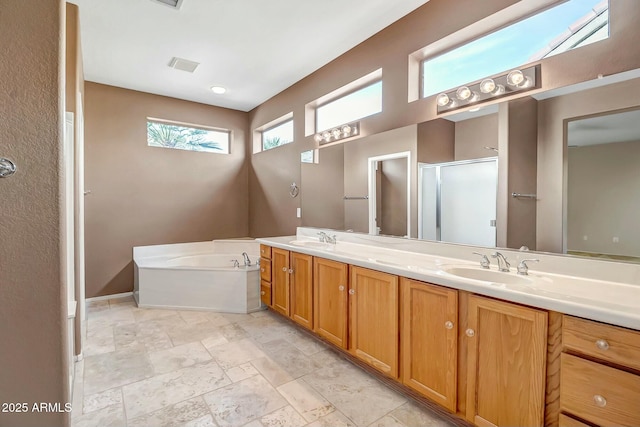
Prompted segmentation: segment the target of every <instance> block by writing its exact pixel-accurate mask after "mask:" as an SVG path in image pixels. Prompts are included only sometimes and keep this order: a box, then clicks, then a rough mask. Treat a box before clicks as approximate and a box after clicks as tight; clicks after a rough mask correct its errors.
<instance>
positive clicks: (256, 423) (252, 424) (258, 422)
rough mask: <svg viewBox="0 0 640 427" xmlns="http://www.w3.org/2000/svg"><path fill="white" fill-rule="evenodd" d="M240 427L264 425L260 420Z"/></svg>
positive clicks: (261, 426)
mask: <svg viewBox="0 0 640 427" xmlns="http://www.w3.org/2000/svg"><path fill="white" fill-rule="evenodd" d="M242 427H264V424H262V423H261V422H260V420H253V421H251V422H250V423H247V424H245V425H244V426H242Z"/></svg>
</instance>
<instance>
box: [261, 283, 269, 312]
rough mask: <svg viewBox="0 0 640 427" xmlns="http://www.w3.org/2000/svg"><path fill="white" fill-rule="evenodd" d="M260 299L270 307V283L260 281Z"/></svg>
mask: <svg viewBox="0 0 640 427" xmlns="http://www.w3.org/2000/svg"><path fill="white" fill-rule="evenodd" d="M260 300H261V301H262V303H263V304H265V305H268V306H269V307H271V283H269V282H265V281H264V280H261V281H260Z"/></svg>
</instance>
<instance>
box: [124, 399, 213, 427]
mask: <svg viewBox="0 0 640 427" xmlns="http://www.w3.org/2000/svg"><path fill="white" fill-rule="evenodd" d="M127 414H129V412H127ZM207 417H209V419H210V420H211V421H212V422H213V418H211V413H210V412H209V407H208V406H207V404H206V403H204V400H203V399H202V396H198V397H195V398H193V399H189V400H185V401H183V402H179V403H176V404H174V405H170V406H165V407H164V408H162V409H159V410H157V411H155V412H152V413H150V414H146V415H142V416H140V417H136V418H133V419H131V417H130V419H129V421H128V422H127V427H151V426H153V427H170V426H175V425H180V424H187V423H188V424H190V425H193V426H196V425H201V426H205V425H207V424H202V422H203V421H202V419H203V418H207ZM196 421H197V422H200V423H201V424H197V423H196V424H194V423H195V422H196ZM211 425H215V424H211Z"/></svg>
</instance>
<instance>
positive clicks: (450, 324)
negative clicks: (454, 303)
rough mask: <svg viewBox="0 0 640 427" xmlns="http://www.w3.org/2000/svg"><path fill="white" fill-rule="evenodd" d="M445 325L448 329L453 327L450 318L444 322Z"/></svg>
mask: <svg viewBox="0 0 640 427" xmlns="http://www.w3.org/2000/svg"><path fill="white" fill-rule="evenodd" d="M444 327H445V328H447V329H453V322H452V321H450V320H447V321H446V322H444Z"/></svg>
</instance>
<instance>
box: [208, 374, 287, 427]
mask: <svg viewBox="0 0 640 427" xmlns="http://www.w3.org/2000/svg"><path fill="white" fill-rule="evenodd" d="M204 400H205V402H207V405H209V409H210V410H211V413H212V414H213V418H214V419H215V421H216V423H217V424H218V425H220V426H222V427H225V426H234V427H235V426H240V425H244V424H246V423H248V422H250V421H253V420H255V419H258V418H260V417H263V416H264V415H267V414H269V413H271V412H273V411H275V410H276V409H280V408H282V407H284V406H286V405H287V401H286V400H284V398H283V397H282V396H280V394H279V393H278V392H277V391H276V390H275V389H274V388H273V387H271V385H269V383H268V382H267V380H265V379H264V378H263V377H262V376H260V375H256V376H253V377H251V378H247V379H246V380H243V381H240V382H237V383H234V384H232V385H229V386H226V387H223V388H221V389H218V390H215V391H213V392H211V393H207V394H205V395H204Z"/></svg>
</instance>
